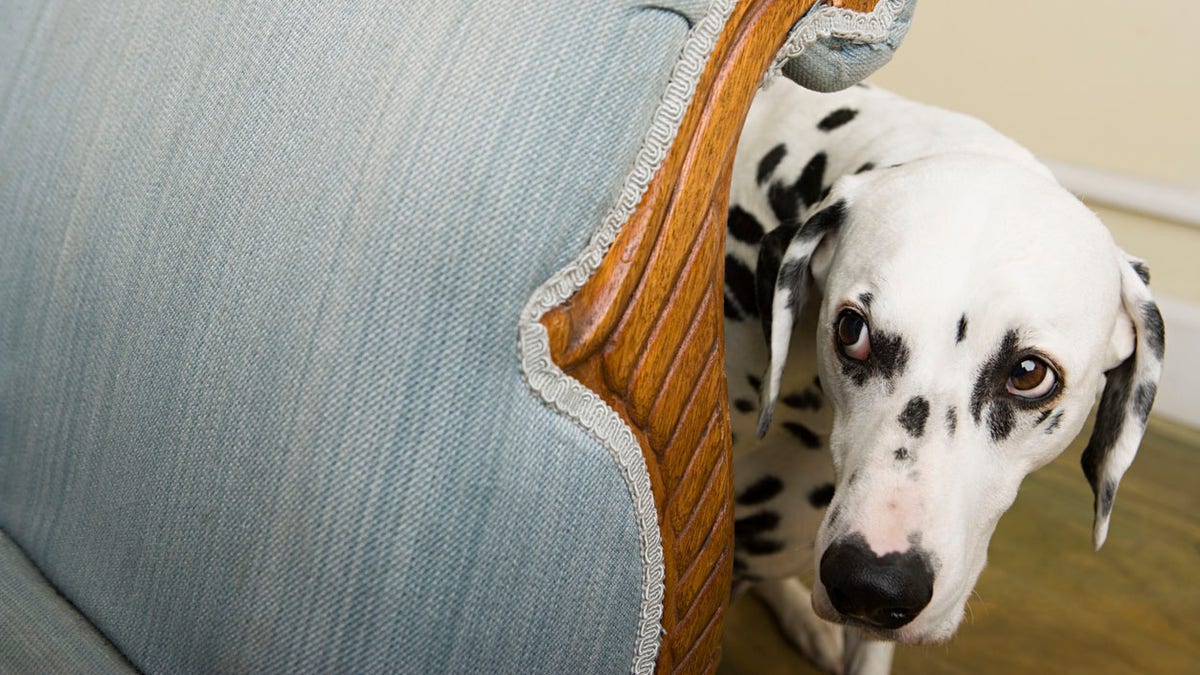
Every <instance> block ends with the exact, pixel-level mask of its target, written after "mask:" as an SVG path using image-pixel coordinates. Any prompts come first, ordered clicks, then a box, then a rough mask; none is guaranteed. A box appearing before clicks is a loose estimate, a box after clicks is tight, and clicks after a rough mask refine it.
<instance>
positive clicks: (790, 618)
mask: <svg viewBox="0 0 1200 675" xmlns="http://www.w3.org/2000/svg"><path fill="white" fill-rule="evenodd" d="M754 592H755V594H757V595H758V597H759V598H762V600H763V602H765V603H766V604H767V606H768V607H770V608H771V611H772V612H773V613H774V614H775V618H776V619H778V621H779V625H780V626H781V627H782V628H783V632H784V634H785V635H787V637H788V639H789V640H791V641H792V643H793V644H795V645H796V646H797V647H799V648H800V651H801V652H802V653H803V654H804V655H805V656H807V657H808V659H809V660H810V661H812V662H813V663H814V664H815V665H816V666H817V667H818V668H820V669H821V670H824V671H826V672H829V673H841V672H842V627H841V626H838V625H836V624H832V623H829V622H828V621H825V620H824V619H822V618H821V617H819V616H817V615H816V613H815V612H813V608H812V593H811V592H810V591H809V590H808V588H806V587H805V586H804V584H802V583H800V580H799V579H797V578H796V577H786V578H783V579H771V580H767V581H760V582H758V583H757V584H755V585H754Z"/></svg>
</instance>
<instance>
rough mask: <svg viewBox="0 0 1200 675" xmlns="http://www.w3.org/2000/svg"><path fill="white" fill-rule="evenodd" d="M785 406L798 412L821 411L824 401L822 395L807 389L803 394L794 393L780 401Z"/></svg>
mask: <svg viewBox="0 0 1200 675" xmlns="http://www.w3.org/2000/svg"><path fill="white" fill-rule="evenodd" d="M780 402H782V403H783V404H784V405H786V406H787V407H789V408H795V409H796V410H820V409H821V404H822V402H823V401H822V399H821V395H820V394H818V393H817V392H815V391H813V390H811V389H805V390H804V391H801V392H792V393H790V394H788V395H787V396H784V397H783V398H781V399H780Z"/></svg>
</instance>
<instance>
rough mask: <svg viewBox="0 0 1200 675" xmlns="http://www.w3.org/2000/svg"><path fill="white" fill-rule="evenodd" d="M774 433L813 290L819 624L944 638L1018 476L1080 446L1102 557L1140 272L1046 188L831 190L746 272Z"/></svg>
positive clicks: (862, 181) (1133, 427)
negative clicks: (828, 456) (829, 425)
mask: <svg viewBox="0 0 1200 675" xmlns="http://www.w3.org/2000/svg"><path fill="white" fill-rule="evenodd" d="M758 274H759V287H758V291H759V296H760V297H759V304H760V306H761V307H764V308H766V307H770V308H771V311H770V312H764V313H763V314H764V322H765V326H764V327H765V329H766V332H767V335H768V341H769V343H770V351H771V365H770V369H769V372H768V373H767V377H766V378H764V384H763V387H762V398H763V401H762V408H761V409H762V411H763V413H762V419H761V420H760V425H759V430H760V433H761V432H764V431H765V430H766V428H767V425H768V424H769V422H770V415H771V410H772V408H773V405H774V403H775V398H776V396H777V395H778V393H779V382H780V376H781V374H782V372H783V365H784V361H785V359H786V356H787V351H788V343H789V340H790V337H791V333H792V329H793V326H794V323H795V319H796V317H797V315H798V313H799V311H800V308H801V306H802V305H803V303H804V302H805V300H806V297H807V296H808V295H809V293H810V288H811V289H812V291H811V292H812V293H813V294H816V293H819V294H820V296H821V308H820V314H819V319H818V328H817V335H816V341H817V353H818V357H817V360H818V371H819V376H820V381H821V384H822V386H823V389H824V391H825V394H826V396H827V397H828V399H829V400H830V402H831V403H832V407H833V410H834V421H833V431H832V434H831V438H830V448H831V451H832V453H833V461H834V465H835V467H836V470H837V477H838V483H837V488H836V492H835V497H834V500H833V502H832V503H831V504H830V507H829V510H828V512H827V514H826V516H825V520H824V522H823V523H822V526H821V530H820V533H819V535H818V537H817V541H816V559H817V560H819V561H820V563H819V569H818V574H817V582H816V584H815V588H814V592H813V605H814V608H815V609H816V611H817V613H818V614H819V615H821V616H822V617H824V618H826V619H830V620H834V621H840V622H844V623H850V624H853V625H858V626H860V627H863V628H866V629H868V630H869V631H871V632H873V633H875V634H876V635H878V636H881V637H884V638H887V639H894V640H898V641H901V642H910V643H916V642H937V641H942V640H945V639H947V638H949V637H950V636H951V635H952V634H953V633H954V631H955V630H956V628H957V627H958V624H959V622H960V621H961V619H962V615H963V611H964V606H965V603H966V600H967V598H968V596H969V595H970V593H971V591H972V588H973V587H974V585H975V582H976V580H977V579H978V576H979V573H980V572H981V571H982V569H983V566H984V563H985V561H986V556H987V547H988V542H989V540H990V538H991V535H992V532H993V530H994V529H995V527H996V523H997V521H998V520H999V518H1000V516H1001V515H1002V514H1003V513H1004V512H1005V511H1006V510H1007V509H1008V508H1009V506H1010V505H1011V504H1012V503H1013V500H1014V499H1015V498H1016V495H1017V489H1018V487H1019V486H1020V483H1021V481H1022V479H1023V478H1024V477H1025V476H1026V475H1027V474H1029V473H1030V472H1031V471H1033V470H1034V469H1037V468H1038V467H1041V466H1043V465H1044V464H1046V463H1048V462H1050V461H1051V460H1052V459H1054V458H1055V457H1056V456H1057V455H1059V454H1060V453H1061V452H1062V451H1063V450H1064V449H1065V448H1066V447H1067V445H1068V444H1069V443H1070V442H1071V440H1072V439H1073V438H1074V437H1075V436H1076V435H1077V434H1078V433H1079V431H1080V429H1081V427H1082V426H1083V424H1084V422H1085V419H1086V418H1087V417H1088V414H1089V411H1090V410H1091V408H1092V405H1093V403H1094V402H1095V400H1096V396H1097V394H1098V393H1100V392H1101V389H1103V393H1102V395H1101V402H1100V407H1099V411H1098V414H1097V420H1098V421H1097V422H1096V425H1095V429H1094V432H1093V434H1092V437H1091V441H1090V442H1089V444H1088V446H1087V450H1086V451H1085V453H1084V456H1083V467H1084V472H1085V473H1086V475H1087V478H1088V480H1089V481H1090V482H1091V485H1092V489H1093V491H1094V493H1095V510H1096V511H1095V526H1094V532H1093V539H1094V544H1095V546H1096V547H1097V548H1099V547H1100V545H1101V544H1102V543H1103V542H1104V539H1105V536H1106V534H1107V531H1108V520H1109V515H1110V512H1111V510H1112V506H1113V498H1114V496H1115V494H1116V490H1117V484H1118V481H1119V480H1120V478H1121V476H1122V474H1123V473H1124V472H1125V470H1126V469H1127V468H1128V467H1129V465H1130V463H1131V462H1132V460H1133V457H1134V454H1135V452H1136V451H1137V446H1138V444H1139V442H1140V440H1141V436H1142V432H1143V430H1144V428H1145V424H1146V418H1147V415H1148V414H1149V410H1150V406H1151V404H1152V403H1153V400H1154V394H1155V389H1156V385H1157V381H1158V377H1159V373H1160V371H1161V368H1162V366H1161V364H1162V357H1163V325H1162V318H1161V316H1160V315H1159V312H1158V309H1157V307H1156V305H1155V304H1154V302H1153V299H1152V297H1151V295H1150V291H1149V288H1148V287H1147V285H1146V282H1147V278H1148V273H1147V272H1146V269H1145V267H1144V265H1142V264H1141V263H1140V262H1139V261H1136V260H1133V259H1131V258H1129V257H1128V256H1127V255H1125V254H1124V253H1123V252H1122V251H1121V250H1120V249H1118V248H1117V247H1116V245H1115V244H1114V243H1113V241H1112V239H1111V237H1110V235H1109V233H1108V231H1107V230H1106V229H1105V228H1104V226H1103V225H1102V224H1101V223H1100V222H1099V220H1098V219H1097V218H1096V216H1095V215H1094V214H1093V213H1091V212H1090V211H1089V210H1088V209H1087V208H1085V207H1084V206H1083V205H1082V204H1081V203H1080V202H1079V201H1078V200H1076V199H1075V198H1074V197H1072V196H1071V195H1070V194H1068V193H1067V192H1066V191H1065V190H1063V189H1062V188H1061V187H1060V186H1059V185H1058V184H1057V183H1055V182H1054V181H1053V179H1052V178H1051V177H1049V175H1048V174H1047V173H1042V172H1039V171H1037V170H1032V169H1031V168H1029V167H1025V166H1020V165H1017V164H1015V163H1010V162H1005V161H1000V160H991V159H987V158H983V157H971V156H962V157H958V158H953V157H941V158H933V159H926V160H920V161H916V162H913V163H910V164H905V165H902V166H899V167H894V168H891V169H886V170H877V171H869V172H866V173H864V174H861V175H855V176H847V177H845V178H842V179H841V180H839V181H838V183H836V184H835V185H834V187H833V189H832V190H831V192H830V194H829V196H828V197H827V198H826V199H825V200H824V201H823V202H822V203H821V204H820V205H818V207H817V208H815V209H814V210H813V213H812V215H810V216H809V217H808V218H807V219H806V220H805V221H804V222H803V223H802V224H800V225H798V226H792V227H788V226H785V227H781V228H780V229H777V230H775V231H774V232H772V233H771V234H770V235H768V238H767V239H766V240H765V241H764V243H763V245H762V247H761V249H760V258H759V268H758Z"/></svg>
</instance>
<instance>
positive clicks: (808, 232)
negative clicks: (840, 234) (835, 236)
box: [799, 199, 846, 239]
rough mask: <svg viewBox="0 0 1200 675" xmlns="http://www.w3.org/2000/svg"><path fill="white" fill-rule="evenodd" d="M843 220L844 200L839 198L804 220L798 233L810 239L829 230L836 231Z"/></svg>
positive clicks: (844, 217)
mask: <svg viewBox="0 0 1200 675" xmlns="http://www.w3.org/2000/svg"><path fill="white" fill-rule="evenodd" d="M845 220H846V200H844V199H839V200H837V201H836V202H834V203H832V204H830V205H829V206H826V207H825V208H823V209H821V210H820V211H817V212H816V213H814V214H813V215H812V217H811V218H809V219H808V220H806V221H804V227H803V228H801V229H800V232H799V235H800V236H801V237H804V238H805V239H812V238H814V237H818V236H822V235H824V234H827V233H829V232H836V231H837V229H838V228H840V227H841V226H842V222H843V221H845Z"/></svg>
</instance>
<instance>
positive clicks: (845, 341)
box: [837, 309, 871, 361]
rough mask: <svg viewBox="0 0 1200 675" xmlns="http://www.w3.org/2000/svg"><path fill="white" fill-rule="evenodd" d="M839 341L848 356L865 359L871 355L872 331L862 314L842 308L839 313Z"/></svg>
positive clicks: (839, 345) (843, 351)
mask: <svg viewBox="0 0 1200 675" xmlns="http://www.w3.org/2000/svg"><path fill="white" fill-rule="evenodd" d="M837 341H838V348H839V349H841V350H842V354H844V355H845V356H846V357H847V358H851V359H854V360H855V361H865V360H866V359H867V357H868V356H870V355H871V331H870V330H868V329H867V320H866V319H865V318H863V315H862V314H859V313H858V312H856V311H854V310H852V309H843V310H842V313H841V314H839V315H838V323H837Z"/></svg>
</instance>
